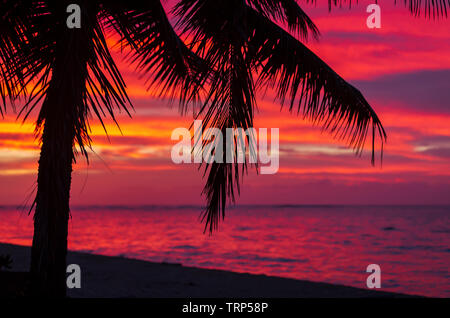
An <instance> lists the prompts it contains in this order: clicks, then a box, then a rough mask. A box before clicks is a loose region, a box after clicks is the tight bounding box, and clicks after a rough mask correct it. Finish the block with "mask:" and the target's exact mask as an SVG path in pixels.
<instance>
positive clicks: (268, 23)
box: [175, 0, 386, 231]
mask: <svg viewBox="0 0 450 318" xmlns="http://www.w3.org/2000/svg"><path fill="white" fill-rule="evenodd" d="M264 3H266V2H259V3H257V4H256V5H258V4H259V5H260V6H262V4H264ZM256 5H255V3H253V5H252V4H250V5H247V4H245V3H244V2H243V1H238V0H228V1H221V0H214V1H213V0H182V1H180V2H179V4H178V6H176V8H175V13H176V14H177V16H178V17H179V18H180V25H181V26H182V27H183V32H184V33H186V34H188V35H189V37H190V38H191V39H192V41H193V42H194V43H196V47H195V48H196V53H197V54H198V55H199V56H201V57H202V58H203V59H204V60H206V61H207V63H208V64H209V65H211V66H212V67H213V69H214V70H215V72H214V74H213V77H212V81H211V85H210V90H209V93H208V98H207V99H206V103H205V104H204V105H203V107H202V108H201V111H200V115H203V116H204V117H203V121H204V125H205V127H207V126H210V127H218V128H220V129H221V130H224V129H225V128H236V127H242V128H243V129H247V128H248V127H251V126H252V123H253V114H254V110H255V108H256V101H255V90H256V89H258V88H262V87H265V86H267V85H269V86H272V87H274V88H275V90H276V92H277V96H278V98H279V99H280V101H281V103H282V104H283V103H284V102H285V101H286V100H287V99H288V100H289V104H290V107H289V109H290V110H291V111H293V110H294V106H296V109H297V111H298V112H302V113H303V115H304V117H305V118H307V119H310V120H312V121H313V122H314V123H316V124H320V125H321V126H322V127H323V129H328V130H330V131H331V132H333V133H334V134H335V136H337V137H340V138H344V137H346V138H347V141H348V143H349V145H350V146H352V147H354V148H355V149H356V152H357V153H358V154H360V153H361V151H362V149H363V146H364V143H365V140H366V137H367V134H368V132H369V130H370V128H372V130H371V132H372V162H374V160H375V138H376V136H377V135H378V136H379V137H380V140H381V143H383V142H384V140H385V138H386V134H385V131H384V129H383V127H382V125H381V122H380V120H379V119H378V117H377V115H376V113H375V112H374V111H373V109H372V108H371V107H370V105H369V104H368V102H367V101H366V100H365V99H364V97H363V96H362V94H361V93H360V92H359V91H358V90H357V89H356V88H354V87H353V86H351V85H350V84H348V83H347V82H345V81H344V80H343V79H342V78H341V77H340V76H339V75H338V74H336V73H335V72H334V71H333V70H332V69H331V68H330V67H329V66H328V65H326V64H325V63H324V62H323V61H322V60H321V59H320V58H319V57H317V56H316V55H315V54H314V53H312V52H311V51H310V50H309V49H308V48H307V47H306V46H305V45H303V44H302V43H301V42H299V41H298V40H297V39H296V38H295V37H294V36H292V35H291V34H290V33H289V32H287V31H285V30H284V29H283V28H282V27H280V26H278V25H277V24H276V23H274V22H273V21H272V20H271V19H270V18H271V17H272V18H275V17H274V15H273V13H272V14H268V13H267V12H269V11H268V9H267V8H266V9H263V8H264V7H260V8H259V9H258V7H257V6H256ZM264 10H266V12H264ZM254 74H259V76H258V80H257V82H256V83H255V82H254V79H253V75H254ZM245 167H246V166H245ZM242 171H244V168H243V170H242ZM207 172H209V176H208V178H207V182H206V186H205V188H204V194H205V195H206V198H207V202H208V203H207V208H206V210H205V212H204V215H203V219H204V220H206V227H208V226H209V230H210V231H212V230H214V229H215V228H217V223H218V220H219V219H220V216H222V217H223V216H224V211H225V205H226V199H227V197H229V198H230V199H231V200H234V191H233V189H234V187H237V189H239V181H240V180H239V170H238V165H237V164H231V163H225V162H224V163H213V164H210V165H206V167H205V174H206V173H207Z"/></svg>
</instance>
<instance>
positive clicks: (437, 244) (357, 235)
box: [0, 206, 450, 297]
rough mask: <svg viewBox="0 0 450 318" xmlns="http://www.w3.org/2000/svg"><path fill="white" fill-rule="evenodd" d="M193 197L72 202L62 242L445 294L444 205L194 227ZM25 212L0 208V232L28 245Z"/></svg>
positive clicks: (447, 241) (267, 210)
mask: <svg viewBox="0 0 450 318" xmlns="http://www.w3.org/2000/svg"><path fill="white" fill-rule="evenodd" d="M200 212H201V209H200V208H198V207H155V206H147V207H76V208H73V210H72V219H71V221H70V225H69V248H70V249H71V250H76V251H84V252H90V253H98V254H103V255H122V256H126V257H132V258H138V259H143V260H149V261H156V262H172V263H182V264H183V265H186V266H197V267H204V268H216V269H224V270H231V271H237V272H248V273H256V274H266V275H276V276H282V277H289V278H296V279H306V280H311V281H321V282H330V283H338V284H345V285H350V286H355V287H360V288H366V279H367V277H368V275H369V273H366V268H367V266H368V265H369V264H378V265H379V266H380V267H381V287H382V288H381V289H382V290H386V291H395V292H403V293H409V294H418V295H425V296H437V297H450V271H449V265H450V207H445V206H440V207H439V206H420V207H419V206H417V207H413V206H242V207H236V208H232V209H229V210H228V213H227V217H226V219H225V221H224V222H222V223H221V225H220V229H219V231H218V232H216V233H214V234H213V235H212V236H210V235H208V234H203V225H202V224H201V223H200V220H199V214H200ZM32 233H33V230H32V218H31V217H30V216H28V215H27V213H26V211H24V210H21V209H14V208H8V207H3V208H0V242H8V243H13V244H22V245H30V244H31V238H32Z"/></svg>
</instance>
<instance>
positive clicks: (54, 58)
mask: <svg viewBox="0 0 450 318" xmlns="http://www.w3.org/2000/svg"><path fill="white" fill-rule="evenodd" d="M305 2H309V1H308V0H305ZM348 2H350V1H348ZM71 3H76V4H78V5H79V7H80V8H81V28H74V29H71V28H68V26H67V24H66V20H67V17H68V15H69V14H68V13H67V11H66V10H67V7H68V6H69V4H71ZM342 3H346V1H345V0H342V1H340V0H329V5H330V7H331V6H333V5H340V4H342ZM405 3H406V4H408V6H409V9H410V11H411V12H413V13H414V14H419V13H420V9H421V8H422V9H423V10H425V11H426V12H425V13H426V14H427V15H429V16H444V15H446V10H447V4H450V0H440V1H439V0H434V1H431V0H424V1H420V0H409V1H405ZM173 12H174V14H175V18H176V20H177V28H176V30H178V31H179V34H177V33H176V32H175V30H174V28H173V27H172V25H171V23H170V21H169V19H168V17H167V15H166V12H165V10H164V8H163V6H162V5H161V3H160V1H158V0H148V1H142V0H107V1H106V0H105V1H103V0H76V1H74V0H70V1H68V0H49V1H35V0H2V1H0V61H1V64H0V94H1V97H2V102H3V103H2V106H3V107H0V113H1V114H2V116H3V113H4V112H5V111H6V107H7V105H9V106H11V107H12V108H13V109H15V106H14V105H15V102H17V101H20V100H21V98H24V100H25V102H24V105H21V107H20V110H19V116H22V117H23V119H24V120H25V119H27V117H28V116H29V114H30V113H31V112H32V111H33V109H38V110H39V114H38V118H37V122H36V134H37V135H38V136H40V140H41V145H42V146H41V154H40V159H39V170H38V177H37V193H36V197H35V200H34V203H33V207H34V209H35V210H34V236H33V245H32V256H31V269H30V270H31V273H32V277H33V282H32V291H33V292H34V293H35V294H36V295H41V296H64V295H65V293H66V286H65V268H66V254H67V234H68V220H69V216H70V210H69V196H70V186H71V173H72V165H73V164H74V163H75V161H76V156H77V153H81V154H82V155H84V156H85V157H86V159H87V158H88V152H87V149H88V148H89V147H90V145H91V139H90V137H89V131H90V130H89V121H90V120H91V119H92V118H93V117H96V118H97V119H98V120H100V122H101V123H102V125H103V118H105V116H106V115H109V116H111V117H112V119H113V120H114V121H116V120H115V117H114V110H115V109H121V110H124V111H126V112H128V109H129V108H130V107H132V105H131V102H130V100H129V98H128V96H127V92H126V86H125V83H124V81H123V79H122V76H121V74H120V72H119V70H118V68H117V66H116V64H115V62H114V60H113V58H112V56H111V54H110V50H109V48H108V45H107V42H106V39H107V38H110V39H111V40H112V41H115V40H116V39H117V38H119V39H118V40H117V41H116V44H117V45H118V46H120V47H122V48H126V49H128V50H129V52H130V53H128V54H127V55H126V60H127V61H129V62H130V63H131V64H133V65H135V66H136V67H137V69H138V70H139V71H140V72H142V73H143V74H147V75H148V77H149V79H150V85H154V86H155V87H157V88H158V90H159V92H160V93H161V94H163V95H165V96H167V95H169V96H171V97H176V98H177V99H179V102H180V106H181V107H180V108H181V110H182V111H185V110H186V109H187V107H188V106H189V105H191V104H195V103H199V105H200V107H199V108H198V109H197V113H196V114H197V116H203V118H204V124H205V127H206V126H214V127H218V128H220V129H225V128H227V127H230V128H231V127H241V128H244V129H247V128H248V127H251V126H252V125H253V114H254V110H255V107H256V99H255V94H256V91H257V90H258V89H260V88H262V87H267V86H270V87H273V88H274V89H275V91H276V92H277V96H278V98H279V99H280V101H281V102H282V103H283V102H284V101H286V102H287V103H288V105H289V110H290V111H294V110H295V109H297V110H298V111H299V112H300V113H302V114H303V115H304V117H305V118H308V119H311V120H312V121H314V122H315V123H318V124H320V125H321V126H323V127H324V128H325V129H328V130H330V131H331V132H333V133H334V134H335V135H336V136H338V137H340V138H347V142H348V144H349V145H350V146H352V147H353V148H355V149H356V152H357V153H360V151H361V150H362V148H363V145H364V142H365V139H366V137H367V135H368V133H371V134H372V161H373V160H374V148H375V147H374V139H375V137H376V136H379V137H380V139H381V143H382V142H383V141H384V140H385V138H386V134H385V132H384V130H383V127H382V125H381V122H380V120H379V119H378V117H377V115H376V114H375V112H374V111H373V109H372V108H371V107H370V105H369V104H368V103H367V101H366V100H365V99H364V97H363V96H362V94H361V93H360V92H359V91H358V90H357V89H356V88H354V87H353V86H351V85H350V84H348V83H347V82H345V81H344V80H343V79H342V78H341V77H340V76H339V75H338V74H336V73H335V72H334V71H333V70H332V69H331V68H330V67H329V66H328V65H327V64H325V63H324V62H323V61H322V60H321V59H320V58H319V57H317V56H316V55H315V54H314V53H312V52H311V51H310V50H309V49H308V48H307V47H306V46H305V45H304V44H302V42H301V40H306V39H307V38H308V36H309V37H313V38H317V37H318V36H319V32H318V30H317V28H316V26H315V25H314V23H313V22H312V21H311V20H310V18H309V17H308V16H307V15H306V14H305V13H304V11H303V10H302V9H301V7H300V6H299V5H298V3H297V2H296V1H295V0H260V1H258V0H179V1H178V2H177V4H176V6H175V7H174V10H173ZM277 22H278V23H281V24H282V25H286V26H287V29H288V31H286V30H285V29H284V28H282V27H280V26H279V25H278V24H277ZM114 35H118V36H119V37H117V36H114ZM182 39H183V40H182ZM242 169H244V168H242ZM205 173H209V176H208V178H207V181H206V186H205V188H204V193H205V194H206V198H207V208H206V210H205V211H204V217H205V220H206V226H207V227H209V229H210V230H211V231H212V230H213V229H214V228H216V227H217V222H218V220H219V217H220V216H224V213H225V204H226V200H227V198H231V199H234V189H235V188H236V187H237V189H239V176H240V168H239V167H238V166H237V165H234V164H225V163H224V164H218V163H213V164H210V165H207V166H205ZM30 211H31V210H30Z"/></svg>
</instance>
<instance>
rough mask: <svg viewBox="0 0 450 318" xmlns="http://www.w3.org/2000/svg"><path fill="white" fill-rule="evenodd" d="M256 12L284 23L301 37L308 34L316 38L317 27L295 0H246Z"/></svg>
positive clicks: (305, 38) (305, 36)
mask: <svg viewBox="0 0 450 318" xmlns="http://www.w3.org/2000/svg"><path fill="white" fill-rule="evenodd" d="M246 2H247V4H248V5H250V6H251V7H253V8H254V9H255V10H256V11H257V12H259V13H261V14H264V15H265V16H266V17H268V18H270V19H273V20H275V21H277V22H281V23H286V24H287V26H288V28H289V30H290V31H291V32H296V33H297V34H298V35H299V36H300V37H301V38H302V39H304V40H307V39H308V35H309V34H311V36H312V37H313V38H314V39H317V38H318V37H319V35H320V32H319V29H318V28H317V27H316V25H315V24H314V22H313V21H312V20H311V19H310V18H309V16H308V15H307V14H306V13H305V12H304V11H303V9H302V8H301V7H300V6H299V5H298V2H297V1H296V0H246Z"/></svg>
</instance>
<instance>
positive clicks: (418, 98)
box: [354, 69, 450, 124]
mask: <svg viewBox="0 0 450 318" xmlns="http://www.w3.org/2000/svg"><path fill="white" fill-rule="evenodd" d="M354 84H355V86H356V87H358V88H359V89H360V90H361V91H362V93H363V94H364V96H366V98H367V99H368V100H369V102H370V101H376V102H377V104H380V103H381V104H382V103H387V104H392V103H396V102H399V103H401V104H402V105H404V107H405V108H406V109H411V110H416V111H417V110H418V111H424V112H431V113H440V114H450V69H448V70H436V71H420V72H413V73H403V74H394V75H386V76H382V77H379V78H376V79H374V80H359V81H355V82H354ZM424 124H425V123H424Z"/></svg>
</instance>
